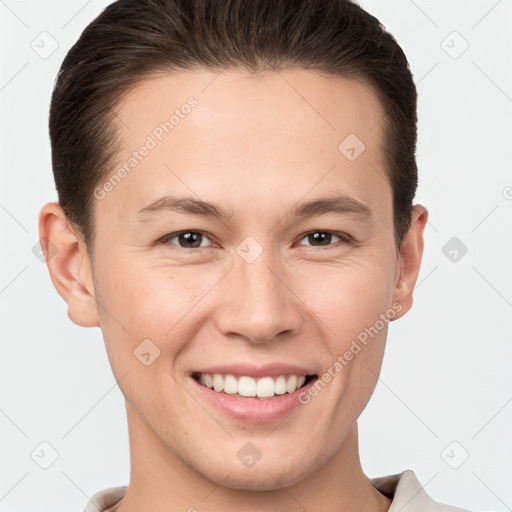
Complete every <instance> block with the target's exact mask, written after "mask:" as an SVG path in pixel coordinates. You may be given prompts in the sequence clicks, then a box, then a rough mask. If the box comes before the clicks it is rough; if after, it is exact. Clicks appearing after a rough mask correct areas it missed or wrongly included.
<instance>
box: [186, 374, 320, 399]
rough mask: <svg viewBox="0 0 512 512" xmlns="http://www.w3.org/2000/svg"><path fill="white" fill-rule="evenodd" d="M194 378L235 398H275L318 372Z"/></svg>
mask: <svg viewBox="0 0 512 512" xmlns="http://www.w3.org/2000/svg"><path fill="white" fill-rule="evenodd" d="M192 378H193V379H194V380H195V381H196V382H198V383H199V384H200V385H201V386H203V387H206V388H208V389H210V390H212V391H214V392H215V393H218V394H219V395H231V396H232V397H233V398H241V399H251V398H252V399H257V400H273V399H277V398H279V397H283V396H285V395H290V394H293V393H295V392H296V391H297V390H299V389H302V388H303V387H305V386H307V385H308V384H309V383H311V382H312V381H314V380H316V379H318V375H317V374H312V375H301V374H283V375H278V376H275V375H274V376H271V375H268V376H262V377H259V378H255V377H251V376H249V375H235V374H231V373H228V374H221V373H201V372H194V373H192Z"/></svg>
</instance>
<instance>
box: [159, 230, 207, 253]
mask: <svg viewBox="0 0 512 512" xmlns="http://www.w3.org/2000/svg"><path fill="white" fill-rule="evenodd" d="M207 240H208V238H207V236H206V235H205V234H204V233H201V232H200V231H181V232H180V233H172V234H170V235H167V236H165V237H164V238H162V239H161V243H168V244H172V245H178V246H179V247H181V248H183V249H197V248H199V247H207V244H206V243H204V242H205V241H207Z"/></svg>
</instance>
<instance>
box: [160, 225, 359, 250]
mask: <svg viewBox="0 0 512 512" xmlns="http://www.w3.org/2000/svg"><path fill="white" fill-rule="evenodd" d="M187 233H195V234H200V235H202V236H204V237H205V238H208V239H209V240H210V235H209V233H207V232H206V231H201V230H197V229H196V230H188V231H187V230H185V231H177V232H175V233H169V234H168V235H165V236H164V237H162V238H160V240H159V241H158V244H162V245H166V244H171V245H176V247H178V248H179V249H184V250H188V251H192V250H195V249H204V248H205V247H181V246H180V245H178V244H173V243H172V242H171V240H173V239H174V238H177V237H178V236H180V235H183V234H187ZM315 233H324V234H328V235H334V236H336V237H338V238H339V239H340V242H341V243H343V244H344V245H348V244H352V243H354V239H353V238H352V237H351V236H349V235H347V234H346V233H340V232H336V231H329V230H316V231H308V232H307V233H304V234H303V235H301V237H300V238H299V241H302V240H303V239H304V238H306V237H308V236H309V235H313V234H315ZM214 243H215V242H214ZM338 243H339V242H338ZM301 245H302V244H301ZM334 245H335V244H333V243H331V244H329V245H326V246H322V245H319V246H315V245H309V246H308V245H303V247H312V248H317V249H329V248H331V247H333V246H334Z"/></svg>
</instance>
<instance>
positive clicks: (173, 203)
mask: <svg viewBox="0 0 512 512" xmlns="http://www.w3.org/2000/svg"><path fill="white" fill-rule="evenodd" d="M166 211H173V212H177V213H183V214H189V215H200V216H205V217H214V218H218V219H221V220H227V219H229V218H231V217H232V216H233V213H232V212H227V211H226V210H224V208H222V207H221V206H218V205H215V204H213V203H209V202H207V201H201V200H199V199H196V198H194V197H174V196H165V197H161V198H160V199H157V200H156V201H154V202H152V203H151V204H149V205H148V206H145V207H144V208H142V209H141V210H140V211H139V212H138V213H137V218H138V219H139V220H145V218H147V217H149V216H152V215H154V214H161V213H164V212H166ZM326 214H355V215H358V216H361V217H363V218H370V217H371V216H372V210H371V209H370V208H369V207H368V206H367V205H365V204H364V203H362V202H361V201H358V200H357V199H354V198H353V197H350V196H348V195H345V194H341V195H337V196H333V197H323V198H319V199H315V200H313V201H309V202H307V203H301V204H299V205H297V206H296V207H295V208H293V209H292V210H291V211H290V212H288V213H287V214H286V216H287V217H289V216H291V217H317V216H320V215H326Z"/></svg>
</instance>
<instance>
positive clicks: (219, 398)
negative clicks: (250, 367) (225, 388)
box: [191, 377, 317, 423]
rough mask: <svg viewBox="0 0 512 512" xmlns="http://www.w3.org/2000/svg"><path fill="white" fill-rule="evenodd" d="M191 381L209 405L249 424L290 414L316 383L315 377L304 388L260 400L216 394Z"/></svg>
mask: <svg viewBox="0 0 512 512" xmlns="http://www.w3.org/2000/svg"><path fill="white" fill-rule="evenodd" d="M191 379H192V381H193V383H194V384H195V386H196V387H197V389H198V391H199V393H201V394H202V396H204V397H205V398H206V400H207V401H208V402H209V403H210V404H212V405H214V406H215V407H217V408H218V409H220V410H221V411H223V412H224V413H225V414H227V415H228V416H231V417H232V418H235V419H237V420H240V421H246V422H251V423H264V422H267V421H273V420H278V419H280V418H282V417H283V416H286V415H288V414H290V413H291V412H292V410H293V409H295V407H297V406H298V405H301V402H300V401H299V395H302V394H303V393H307V392H308V390H309V388H310V387H311V386H312V385H314V384H315V382H316V381H317V377H315V378H314V379H312V380H311V381H309V382H308V383H307V384H306V385H305V386H302V387H301V388H299V389H296V390H295V391H294V392H293V393H285V394H284V395H275V397H274V398H267V399H264V400H260V399H258V398H257V397H254V398H253V397H248V398H239V397H237V396H235V395H230V394H228V393H222V392H221V393H217V391H214V390H213V389H210V388H208V387H206V386H203V385H202V384H200V383H199V382H198V381H197V380H196V379H194V378H193V377H191Z"/></svg>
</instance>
